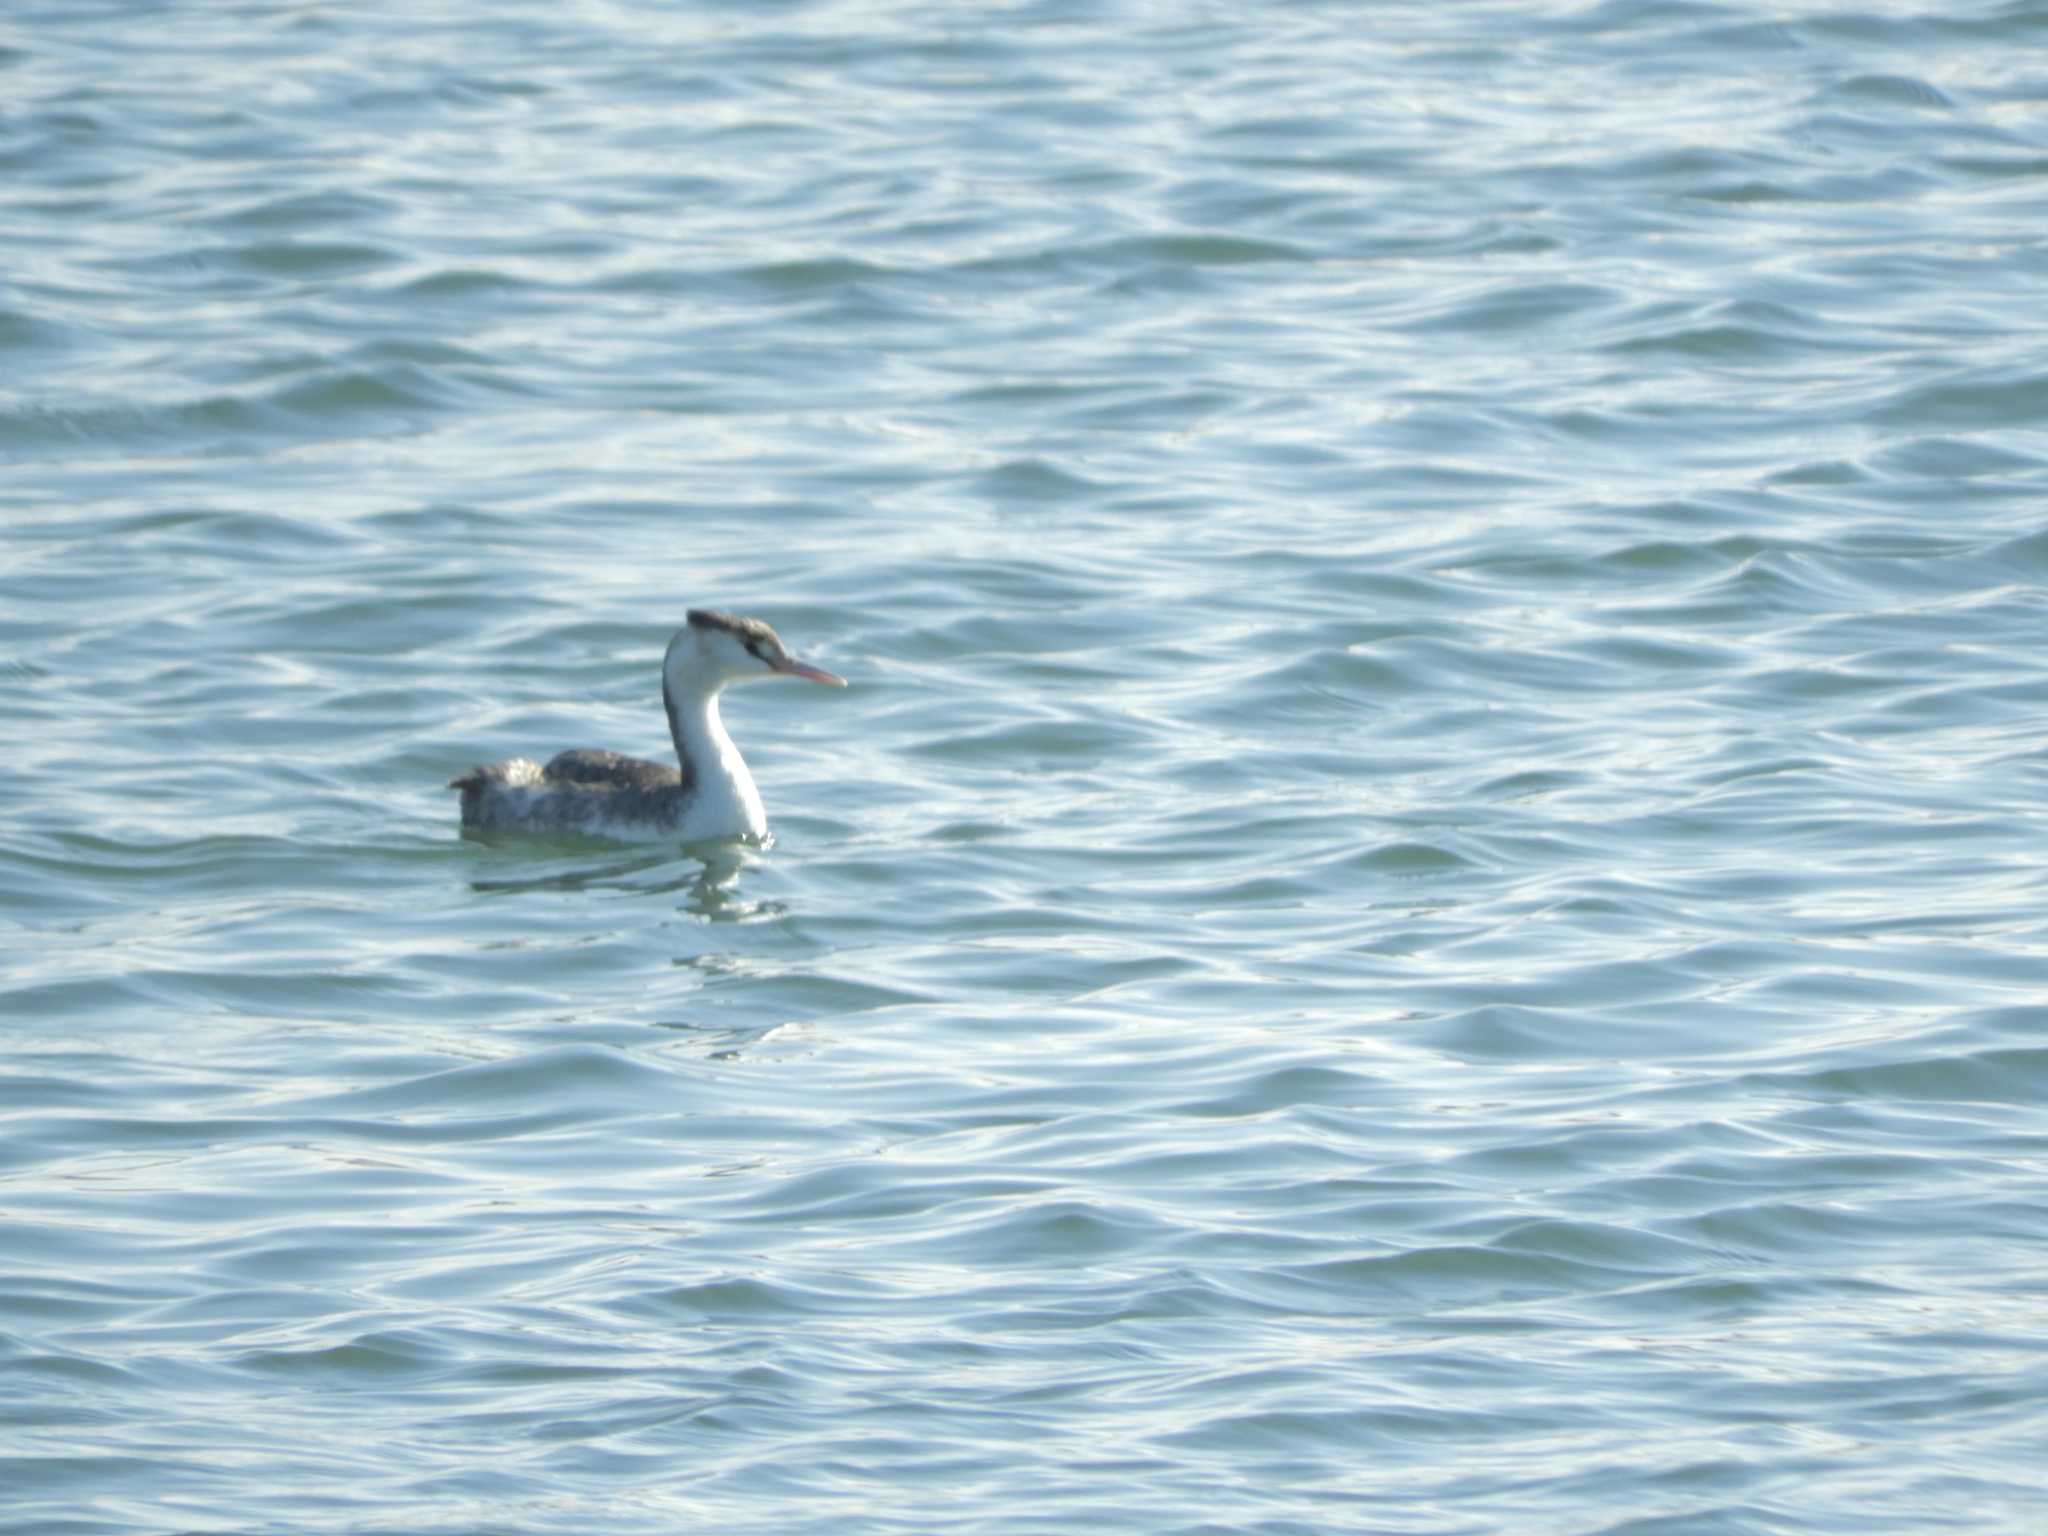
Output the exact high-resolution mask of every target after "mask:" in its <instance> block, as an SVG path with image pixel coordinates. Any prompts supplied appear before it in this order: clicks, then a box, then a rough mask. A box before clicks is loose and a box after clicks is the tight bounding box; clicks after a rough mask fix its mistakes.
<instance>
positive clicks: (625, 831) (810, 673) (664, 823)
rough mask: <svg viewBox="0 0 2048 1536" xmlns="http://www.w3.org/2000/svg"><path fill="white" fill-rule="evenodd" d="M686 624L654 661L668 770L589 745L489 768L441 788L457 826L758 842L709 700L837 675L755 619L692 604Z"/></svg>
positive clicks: (758, 813)
mask: <svg viewBox="0 0 2048 1536" xmlns="http://www.w3.org/2000/svg"><path fill="white" fill-rule="evenodd" d="M688 617H689V623H688V624H687V625H685V626H684V627H683V628H681V629H679V630H677V631H676V632H675V636H674V638H673V639H671V640H670V641H669V643H668V652H667V654H666V655H664V656H663V657H662V658H661V702H662V704H663V706H664V707H665V708H666V709H667V710H668V729H669V734H670V735H671V736H673V737H674V738H675V744H676V766H675V767H673V768H671V767H670V766H668V765H667V764H666V763H651V762H649V761H648V760H647V759H645V758H642V757H627V756H626V755H625V754H624V753H620V752H607V751H604V750H602V749H599V748H592V747H576V748H572V749H571V750H569V751H567V752H562V753H559V754H557V755H556V756H555V758H554V759H553V760H552V761H551V762H549V764H548V765H547V766H546V767H545V768H543V767H541V765H540V764H539V763H536V762H535V761H534V760H533V759H532V758H530V757H515V758H511V759H509V760H507V761H505V762H502V763H487V764H484V765H483V766H481V767H477V768H472V769H471V770H470V771H469V772H468V773H465V774H463V775H462V776H461V777H460V778H456V779H450V780H449V781H448V787H449V788H450V789H459V790H461V791H462V824H463V825H464V826H465V827H477V828H481V829H490V830H504V831H526V832H583V833H589V834H592V835H594V836H598V837H628V838H635V837H637V838H645V837H673V838H676V839H678V840H680V841H684V842H697V841H708V840H710V839H713V838H728V837H751V838H760V837H763V836H765V835H766V834H767V831H768V815H767V813H766V812H765V811H764V810H762V808H761V792H760V791H759V790H757V789H756V788H754V776H753V775H752V774H751V773H749V772H747V765H746V762H745V760H744V759H742V758H741V757H740V750H739V748H738V747H736V746H734V745H733V744H732V738H731V737H730V736H728V735H726V734H725V727H724V725H723V724H721V723H720V722H719V718H718V695H719V694H720V693H722V692H723V691H724V690H725V688H726V687H727V685H728V684H731V683H749V682H758V681H761V680H763V679H766V678H771V677H801V678H804V679H806V680H807V681H809V682H813V683H825V684H828V685H829V686H831V687H834V688H844V687H845V686H846V679H845V678H843V677H837V676H835V675H833V674H832V673H830V672H827V671H826V670H824V668H822V667H812V666H806V665H805V664H804V663H803V662H800V661H798V660H796V659H795V658H794V657H792V656H791V655H790V654H789V652H788V651H787V650H786V649H784V647H783V644H782V641H781V639H780V638H778V637H777V635H776V633H775V631H774V630H772V629H770V628H769V627H768V626H767V625H766V624H763V623H762V622H761V621H760V620H759V619H741V618H735V617H734V616H733V615H732V614H729V613H714V612H713V611H711V610H710V609H708V608H692V609H691V610H690V612H689V616H688Z"/></svg>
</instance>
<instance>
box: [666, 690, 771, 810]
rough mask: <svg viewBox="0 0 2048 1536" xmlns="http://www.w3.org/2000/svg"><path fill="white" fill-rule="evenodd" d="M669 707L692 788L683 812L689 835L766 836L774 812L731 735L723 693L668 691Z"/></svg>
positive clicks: (680, 758) (681, 760)
mask: <svg viewBox="0 0 2048 1536" xmlns="http://www.w3.org/2000/svg"><path fill="white" fill-rule="evenodd" d="M662 702H663V703H664V704H666V705H667V706H668V727H669V731H670V733H671V734H672V735H673V736H674V737H675V742H676V759H677V761H678V762H679V763H680V765H681V767H682V770H683V778H684V781H685V782H686V783H687V784H688V785H689V787H690V791H691V793H690V797H689V800H688V802H687V803H686V804H685V805H684V807H683V831H684V833H685V835H686V836H689V837H692V838H697V837H705V838H710V837H762V836H765V835H766V833H767V831H768V813H767V812H766V811H765V810H763V809H762V807H761V792H760V791H759V790H758V789H756V788H754V776H753V775H752V774H751V773H749V772H747V764H746V760H745V759H744V758H742V757H741V756H740V749H739V748H738V747H736V746H734V745H733V744H732V738H731V737H730V736H728V735H726V734H725V726H724V724H723V723H722V722H721V721H720V720H719V718H718V694H717V692H716V691H715V690H714V691H713V692H710V693H683V692H680V691H678V690H675V689H672V688H668V687H666V686H664V687H663V689H662Z"/></svg>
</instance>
